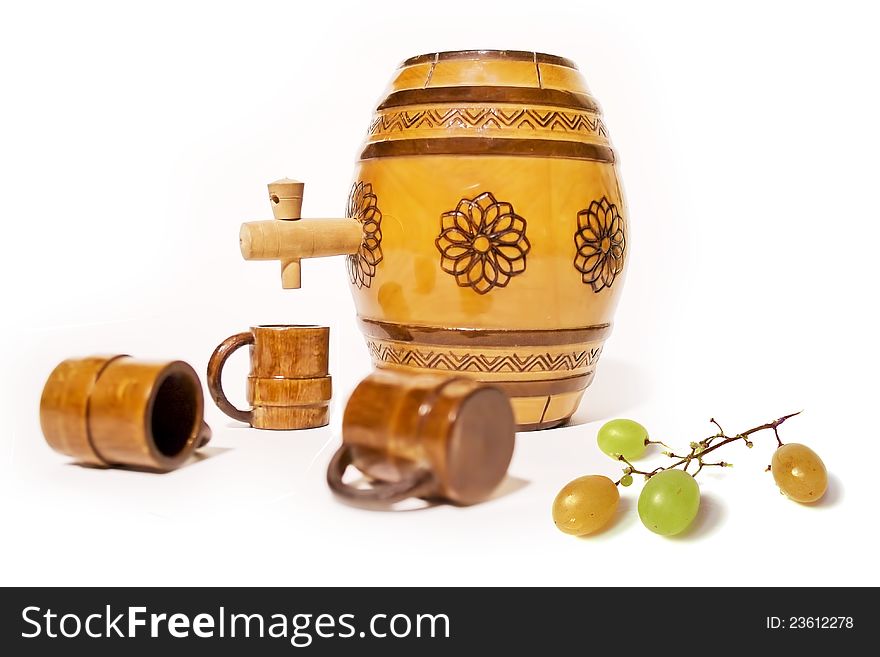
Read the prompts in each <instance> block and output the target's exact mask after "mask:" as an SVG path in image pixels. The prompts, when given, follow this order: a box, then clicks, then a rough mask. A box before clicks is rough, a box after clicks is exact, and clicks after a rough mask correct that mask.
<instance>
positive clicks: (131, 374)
mask: <svg viewBox="0 0 880 657" xmlns="http://www.w3.org/2000/svg"><path fill="white" fill-rule="evenodd" d="M203 413H204V397H203V396H202V384H201V382H200V381H199V377H198V375H197V374H196V373H195V371H194V370H193V368H192V367H190V366H189V365H188V364H186V363H184V362H182V361H179V360H175V361H158V362H154V361H143V360H136V359H134V358H132V357H130V356H124V355H119V356H92V357H89V358H75V359H69V360H65V361H63V362H62V363H60V364H59V365H58V366H57V367H56V368H55V369H54V370H53V371H52V373H51V374H50V375H49V379H48V380H47V381H46V385H45V386H44V388H43V395H42V397H41V399H40V426H41V427H42V430H43V435H44V436H45V438H46V442H48V443H49V445H50V446H51V447H52V448H53V449H54V450H56V451H58V452H61V453H62V454H66V455H68V456H71V457H73V458H75V459H76V460H77V461H78V462H80V463H83V464H86V465H94V466H125V467H129V468H135V469H140V470H153V471H157V472H167V471H169V470H173V469H175V468H177V467H179V466H181V465H182V464H183V463H185V462H186V461H187V459H189V457H190V456H191V455H192V453H193V451H194V450H195V449H196V448H198V447H200V446H202V445H204V444H205V443H206V442H208V440H209V439H210V437H211V430H210V428H209V427H208V425H207V424H205V422H204V420H203Z"/></svg>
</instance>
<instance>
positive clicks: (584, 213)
mask: <svg viewBox="0 0 880 657" xmlns="http://www.w3.org/2000/svg"><path fill="white" fill-rule="evenodd" d="M346 120H347V119H346ZM275 185H276V188H278V189H279V190H281V191H280V192H279V194H283V195H285V196H291V197H295V198H296V200H297V203H298V204H301V203H302V195H303V189H302V184H301V183H295V182H294V181H279V182H278V183H276V184H275ZM271 193H272V189H270V194H271ZM273 203H275V205H274V206H273V208H281V206H282V204H281V203H276V202H275V201H273ZM345 207H346V216H347V217H349V218H350V219H349V220H348V222H347V223H346V220H344V219H342V218H338V219H314V220H313V219H300V218H299V217H300V215H299V205H297V206H296V207H295V208H293V209H292V210H291V209H290V208H288V207H284V208H283V210H279V211H278V212H276V217H277V218H278V219H284V221H278V220H277V219H276V220H273V221H268V222H256V223H248V224H245V225H244V226H242V231H241V235H240V238H241V240H240V241H241V250H242V255H243V256H244V257H245V258H246V259H249V260H259V259H278V260H280V261H281V263H282V281H283V283H284V285H285V287H299V284H300V276H299V270H300V264H299V263H300V260H301V259H302V258H309V257H315V256H320V255H331V254H334V253H336V254H341V253H347V254H349V257H348V263H347V264H348V275H349V280H350V282H351V291H352V294H353V296H354V301H355V306H356V308H357V314H358V318H359V324H360V329H361V331H362V332H363V334H364V336H365V338H366V342H367V347H368V349H369V351H370V355H371V356H372V359H373V362H374V364H375V365H376V366H377V367H381V368H387V369H394V370H399V371H405V372H434V373H440V374H454V375H458V376H465V377H472V378H474V379H477V380H480V381H483V382H487V383H492V384H493V385H497V386H500V387H501V388H502V389H503V390H504V391H505V392H506V393H507V394H508V395H510V398H511V400H512V403H513V407H514V411H515V413H516V420H517V424H518V425H519V429H520V430H529V429H544V428H548V427H553V426H557V425H559V424H562V423H564V422H565V421H566V420H568V418H570V417H571V415H572V414H573V413H574V412H575V410H576V409H577V408H578V404H579V403H580V400H581V397H582V396H583V394H584V391H585V390H586V388H587V386H589V385H590V383H591V382H592V380H593V377H594V375H595V373H596V368H597V365H598V363H599V359H600V355H601V353H602V346H603V344H604V343H605V340H606V339H607V337H608V335H609V334H610V332H611V328H612V321H613V318H614V311H615V307H616V306H617V303H618V301H619V299H620V295H621V293H622V291H623V283H624V275H625V269H626V264H627V262H628V260H629V254H630V248H629V243H630V232H629V230H630V217H629V212H628V209H627V205H626V200H625V198H624V193H623V188H622V186H621V183H620V176H619V167H618V163H617V156H616V154H615V151H614V149H613V148H612V145H611V141H610V139H609V136H608V130H607V128H606V125H605V122H604V119H603V118H602V114H601V112H600V110H599V105H598V103H597V102H596V100H595V98H594V97H593V95H592V94H591V93H590V90H589V89H588V88H587V84H586V82H585V81H584V78H583V76H582V75H581V73H580V71H579V70H578V68H577V66H576V65H575V64H574V62H572V61H570V60H568V59H565V58H563V57H558V56H555V55H547V54H544V53H539V52H523V51H515V50H460V51H454V52H432V53H427V54H424V55H419V56H417V57H411V58H409V59H407V60H406V61H404V62H403V63H402V64H401V65H400V67H399V68H398V69H397V70H396V71H395V72H394V74H393V76H392V78H391V82H390V84H389V85H388V88H387V89H386V92H385V94H384V97H383V98H382V100H381V101H380V103H379V105H378V107H376V111H375V113H374V114H373V117H372V120H371V121H370V124H369V127H368V130H367V138H366V141H365V143H364V144H363V148H362V150H361V154H360V158H359V161H358V162H357V164H356V165H355V171H354V177H353V183H352V186H351V188H350V192H349V195H348V202H347V204H346V205H345ZM290 219H293V220H290Z"/></svg>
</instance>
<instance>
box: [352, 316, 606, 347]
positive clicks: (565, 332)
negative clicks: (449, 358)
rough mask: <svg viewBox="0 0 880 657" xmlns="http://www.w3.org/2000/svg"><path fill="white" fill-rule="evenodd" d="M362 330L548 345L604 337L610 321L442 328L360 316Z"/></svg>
mask: <svg viewBox="0 0 880 657" xmlns="http://www.w3.org/2000/svg"><path fill="white" fill-rule="evenodd" d="M358 323H359V324H360V329H361V332H362V333H363V334H364V335H366V336H367V337H369V338H374V339H377V340H392V341H394V342H409V343H414V344H423V345H443V346H450V347H470V346H474V347H545V346H554V345H559V346H563V345H576V344H588V343H590V342H597V341H599V340H604V339H605V338H607V337H608V335H609V334H610V333H611V324H594V325H593V326H582V327H578V328H559V329H475V328H459V329H456V328H442V327H438V326H418V325H413V324H394V323H391V322H381V321H377V320H374V319H364V318H362V317H361V318H358Z"/></svg>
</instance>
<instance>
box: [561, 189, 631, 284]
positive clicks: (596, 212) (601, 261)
mask: <svg viewBox="0 0 880 657" xmlns="http://www.w3.org/2000/svg"><path fill="white" fill-rule="evenodd" d="M574 245H575V247H576V248H577V253H576V254H575V256H574V266H575V269H577V270H578V271H579V272H580V273H581V278H582V279H583V281H584V283H586V284H588V285H589V286H590V287H592V288H593V292H600V291H602V290H604V289H605V288H606V287H611V285H612V284H613V283H614V279H615V278H617V275H618V274H619V273H620V272H621V271H623V255H624V252H625V251H626V236H625V235H624V232H623V219H622V218H621V216H620V213H619V212H618V211H617V206H616V205H614V204H613V203H611V202H610V201H609V200H608V199H607V198H606V197H604V196H603V197H602V198H601V199H599V200H598V201H593V202H592V203H590V207H588V208H587V209H586V210H581V211H580V212H578V228H577V231H575V234H574Z"/></svg>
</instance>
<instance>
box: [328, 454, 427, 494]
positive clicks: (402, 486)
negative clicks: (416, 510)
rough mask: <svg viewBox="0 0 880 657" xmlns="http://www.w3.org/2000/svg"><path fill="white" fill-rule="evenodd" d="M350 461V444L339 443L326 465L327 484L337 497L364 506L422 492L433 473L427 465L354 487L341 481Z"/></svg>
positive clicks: (425, 491)
mask: <svg viewBox="0 0 880 657" xmlns="http://www.w3.org/2000/svg"><path fill="white" fill-rule="evenodd" d="M351 464H352V456H351V446H350V445H346V444H343V445H342V446H341V447H340V448H339V449H338V450H336V453H335V454H334V455H333V458H332V459H330V464H329V465H328V466H327V485H328V486H330V490H332V491H333V492H334V493H336V494H337V495H339V497H341V498H342V499H344V500H345V501H347V502H350V503H352V504H356V505H359V506H366V507H376V506H387V505H391V504H394V503H395V502H400V501H401V500H405V499H407V498H409V497H419V496H421V495H425V494H427V493H428V492H429V491H430V490H431V489H432V488H433V484H434V476H433V474H431V471H430V470H428V469H427V468H418V469H416V470H413V471H412V472H411V473H409V474H408V475H407V476H405V477H404V478H403V479H401V480H400V481H395V482H386V481H373V482H372V483H371V485H370V487H369V488H356V487H354V486H352V485H350V484H346V483H345V482H344V481H342V477H343V475H344V474H345V471H346V469H347V468H348V466H350V465H351Z"/></svg>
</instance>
